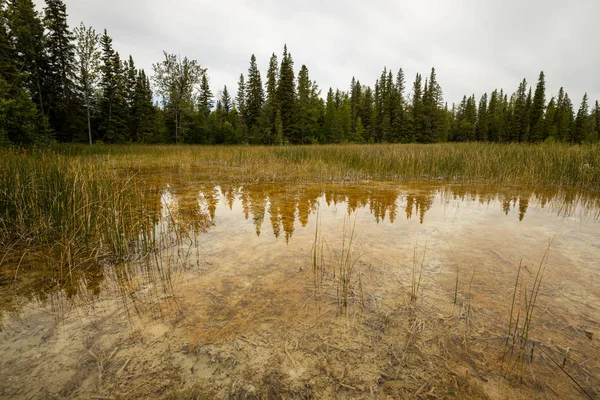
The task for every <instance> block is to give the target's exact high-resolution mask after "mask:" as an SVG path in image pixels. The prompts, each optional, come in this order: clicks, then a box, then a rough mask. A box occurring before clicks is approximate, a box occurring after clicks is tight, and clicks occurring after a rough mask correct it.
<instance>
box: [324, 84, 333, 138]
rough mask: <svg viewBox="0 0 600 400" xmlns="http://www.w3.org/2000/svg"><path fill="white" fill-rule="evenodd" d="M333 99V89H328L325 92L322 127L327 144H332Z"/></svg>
mask: <svg viewBox="0 0 600 400" xmlns="http://www.w3.org/2000/svg"><path fill="white" fill-rule="evenodd" d="M335 111H336V106H335V98H334V95H333V89H332V88H329V91H328V92H327V103H326V105H325V123H324V126H323V133H324V136H325V140H326V141H327V143H333V142H334V137H333V122H334V120H335Z"/></svg>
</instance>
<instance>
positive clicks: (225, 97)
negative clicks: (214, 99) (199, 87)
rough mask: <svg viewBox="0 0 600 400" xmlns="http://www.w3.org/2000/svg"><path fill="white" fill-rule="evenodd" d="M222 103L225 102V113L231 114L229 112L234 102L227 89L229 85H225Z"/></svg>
mask: <svg viewBox="0 0 600 400" xmlns="http://www.w3.org/2000/svg"><path fill="white" fill-rule="evenodd" d="M221 103H222V104H223V111H224V112H225V115H229V113H230V112H231V110H232V109H233V104H232V101H231V96H230V95H229V91H228V90H227V85H225V86H223V94H222V95H221Z"/></svg>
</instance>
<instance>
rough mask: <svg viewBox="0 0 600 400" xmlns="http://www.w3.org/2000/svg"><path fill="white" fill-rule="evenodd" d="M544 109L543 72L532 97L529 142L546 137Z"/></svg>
mask: <svg viewBox="0 0 600 400" xmlns="http://www.w3.org/2000/svg"><path fill="white" fill-rule="evenodd" d="M545 107H546V82H545V77H544V71H541V72H540V76H539V78H538V83H537V86H536V88H535V94H534V96H533V103H532V105H531V128H530V132H531V138H530V139H531V142H541V141H543V140H545V139H546V138H547V137H548V133H547V132H546V131H545V130H544V127H545V124H544V112H545Z"/></svg>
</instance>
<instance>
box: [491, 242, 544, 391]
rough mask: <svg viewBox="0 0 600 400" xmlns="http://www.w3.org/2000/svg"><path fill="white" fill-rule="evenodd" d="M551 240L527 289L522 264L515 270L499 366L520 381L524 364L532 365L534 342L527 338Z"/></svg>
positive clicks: (528, 273) (525, 273)
mask: <svg viewBox="0 0 600 400" xmlns="http://www.w3.org/2000/svg"><path fill="white" fill-rule="evenodd" d="M553 240H554V239H552V240H551V241H550V243H549V244H548V247H547V248H546V251H545V252H544V255H543V256H542V260H541V261H540V264H539V265H538V268H537V272H536V274H535V278H534V280H533V285H532V286H531V288H530V287H529V286H530V285H529V279H530V277H531V276H530V275H531V274H530V272H529V270H528V269H527V268H526V267H525V266H523V261H522V260H521V262H520V263H519V268H518V269H517V278H516V281H515V285H514V289H513V295H512V302H511V309H510V317H509V320H508V329H507V335H506V342H505V346H504V352H503V355H502V363H503V367H504V366H506V371H507V372H508V373H511V372H512V371H513V370H516V374H517V376H518V377H519V378H520V379H521V380H522V378H523V365H524V363H525V361H529V362H532V361H533V356H534V351H535V341H533V340H531V339H530V337H529V334H530V329H531V322H532V320H533V312H534V310H535V309H536V303H537V298H538V295H539V292H540V287H541V285H542V280H543V278H544V273H545V271H546V264H547V262H548V254H549V252H550V246H551V245H552V241H553ZM523 270H525V272H523Z"/></svg>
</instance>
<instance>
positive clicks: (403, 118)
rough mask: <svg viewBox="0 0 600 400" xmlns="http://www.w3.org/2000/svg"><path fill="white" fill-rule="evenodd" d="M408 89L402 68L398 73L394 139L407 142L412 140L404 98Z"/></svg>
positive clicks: (393, 128) (393, 129) (393, 125)
mask: <svg viewBox="0 0 600 400" xmlns="http://www.w3.org/2000/svg"><path fill="white" fill-rule="evenodd" d="M405 90H406V80H405V78H404V71H403V70H402V68H400V69H399V70H398V73H397V74H396V86H395V91H396V103H395V110H394V114H395V115H394V122H393V124H392V132H393V137H394V141H398V142H402V143H407V142H409V141H410V135H409V133H408V131H409V127H408V118H407V115H406V108H407V107H406V100H405V98H404V92H405Z"/></svg>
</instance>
